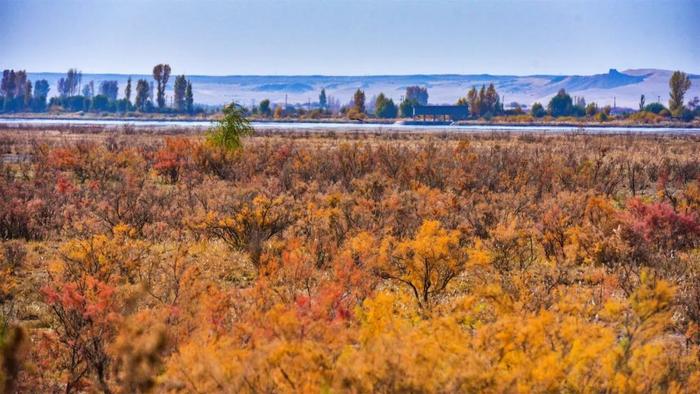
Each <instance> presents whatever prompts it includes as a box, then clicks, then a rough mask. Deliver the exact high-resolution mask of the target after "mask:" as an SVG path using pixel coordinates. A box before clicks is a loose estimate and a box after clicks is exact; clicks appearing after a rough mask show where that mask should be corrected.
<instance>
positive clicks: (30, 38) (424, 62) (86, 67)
mask: <svg viewBox="0 0 700 394" xmlns="http://www.w3.org/2000/svg"><path fill="white" fill-rule="evenodd" d="M157 63H169V64H170V65H171V66H172V68H173V72H174V73H178V74H180V73H184V74H188V75H319V74H320V75H382V74H481V73H489V74H507V75H532V74H581V75H588V74H597V73H605V72H607V71H608V69H610V68H617V69H618V70H625V69H630V68H663V69H681V70H684V71H687V72H692V73H698V74H700V0H667V1H626V0H614V1H610V0H592V1H578V0H560V1H525V0H523V1H516V0H512V1H505V0H491V1H445V0H433V1H428V0H425V1H410V0H407V1H382V0H374V1H363V0H355V1H340V0H295V1H281V0H279V1H273V0H269V1H262V0H257V1H223V0H219V1H213V0H196V1H194V0H193V1H177V0H139V1H137V0H122V1H115V0H60V1H58V0H0V68H3V69H4V68H15V69H26V70H27V71H30V72H65V70H67V69H68V68H70V67H77V68H79V69H80V70H82V71H83V72H84V73H128V74H132V73H133V74H148V73H149V72H150V70H151V69H152V68H153V65H154V64H157Z"/></svg>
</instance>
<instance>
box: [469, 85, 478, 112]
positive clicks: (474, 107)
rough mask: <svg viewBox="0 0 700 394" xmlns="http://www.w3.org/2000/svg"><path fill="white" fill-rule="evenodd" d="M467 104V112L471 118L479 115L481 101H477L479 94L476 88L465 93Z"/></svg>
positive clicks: (473, 87)
mask: <svg viewBox="0 0 700 394" xmlns="http://www.w3.org/2000/svg"><path fill="white" fill-rule="evenodd" d="M467 103H469V112H470V113H471V115H472V116H473V117H477V116H479V114H481V101H480V100H479V92H477V91H476V86H472V88H471V89H470V90H469V92H467Z"/></svg>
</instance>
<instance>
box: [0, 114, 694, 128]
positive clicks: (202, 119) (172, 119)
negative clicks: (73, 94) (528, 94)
mask: <svg viewBox="0 0 700 394" xmlns="http://www.w3.org/2000/svg"><path fill="white" fill-rule="evenodd" d="M218 119H219V115H218V114H216V115H205V116H185V115H168V114H138V113H133V114H129V115H127V116H117V115H113V114H105V115H97V114H81V113H65V114H48V113H46V114H42V113H39V114H37V113H18V114H2V115H0V120H10V121H13V122H20V121H27V122H33V121H37V120H40V121H51V120H56V121H59V122H62V121H64V120H69V121H81V122H86V123H87V122H96V123H99V122H119V123H137V122H153V123H154V124H155V122H162V123H165V124H167V125H171V124H183V125H187V124H190V123H202V124H204V123H206V124H212V123H213V122H216V121H217V120H218ZM248 119H249V120H250V121H251V122H253V123H257V124H271V125H275V124H317V125H377V126H410V127H414V126H418V127H425V126H427V127H455V126H477V127H490V126H496V127H568V128H579V127H583V128H620V127H625V128H644V129H666V128H674V129H700V120H698V121H694V122H677V121H663V122H659V123H639V122H630V121H629V120H626V119H619V120H610V121H607V122H591V121H589V120H587V119H582V120H581V121H580V122H572V121H570V120H567V121H556V120H543V121H528V122H517V121H515V122H514V121H511V120H510V119H508V118H502V117H495V118H493V120H491V121H485V120H483V119H479V120H464V121H458V122H453V123H450V124H446V123H444V122H443V123H440V122H416V121H412V120H410V119H365V120H361V121H360V120H352V119H343V118H324V119H300V118H283V119H269V118H258V117H249V118H248ZM569 119H570V118H569Z"/></svg>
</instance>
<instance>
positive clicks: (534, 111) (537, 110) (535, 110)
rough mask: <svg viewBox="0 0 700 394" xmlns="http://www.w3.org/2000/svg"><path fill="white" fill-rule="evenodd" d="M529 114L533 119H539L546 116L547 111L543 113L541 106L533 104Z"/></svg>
mask: <svg viewBox="0 0 700 394" xmlns="http://www.w3.org/2000/svg"><path fill="white" fill-rule="evenodd" d="M530 114H531V115H532V116H533V117H535V118H541V117H543V116H545V115H547V111H545V109H544V107H543V106H542V104H540V103H534V104H532V108H530Z"/></svg>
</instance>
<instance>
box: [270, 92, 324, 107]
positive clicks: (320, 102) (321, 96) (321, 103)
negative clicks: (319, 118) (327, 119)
mask: <svg viewBox="0 0 700 394" xmlns="http://www.w3.org/2000/svg"><path fill="white" fill-rule="evenodd" d="M268 103H269V100H268ZM318 106H319V107H321V109H322V110H325V109H326V107H327V106H328V98H327V97H326V89H321V94H319V95H318Z"/></svg>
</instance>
